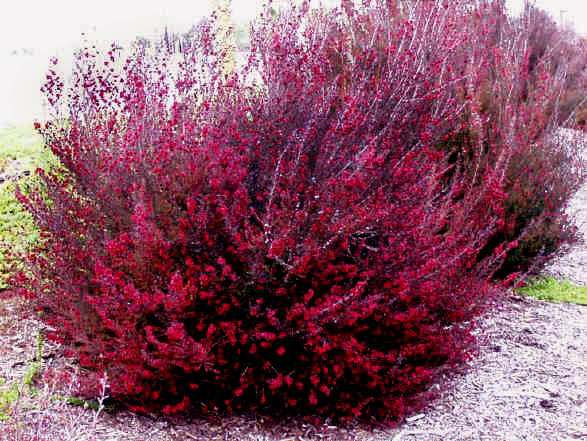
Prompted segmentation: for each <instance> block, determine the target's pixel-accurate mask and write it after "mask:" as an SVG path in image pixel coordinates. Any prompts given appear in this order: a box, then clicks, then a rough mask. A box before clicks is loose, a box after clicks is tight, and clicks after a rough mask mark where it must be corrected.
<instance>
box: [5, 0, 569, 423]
mask: <svg viewBox="0 0 587 441" xmlns="http://www.w3.org/2000/svg"><path fill="white" fill-rule="evenodd" d="M367 3H368V2H367ZM474 3H475V4H478V3H479V2H474ZM406 5H407V3H405V2H393V1H386V2H384V1H377V2H373V8H374V9H372V10H370V11H369V13H359V12H357V11H354V10H353V9H352V8H351V7H350V6H349V4H348V3H345V7H346V9H345V11H346V12H344V13H343V10H342V9H341V10H340V11H338V13H333V14H329V15H326V16H321V17H319V16H317V14H316V13H315V12H312V11H310V10H309V8H308V6H307V5H306V4H304V5H303V6H302V7H301V8H300V9H298V10H291V11H289V12H286V13H284V14H281V15H280V16H279V17H277V18H266V19H261V20H260V21H259V22H258V24H257V27H256V29H255V30H254V32H253V37H252V43H251V46H252V48H251V55H250V56H249V59H248V62H247V63H246V65H245V67H244V68H242V69H241V70H240V71H238V72H234V73H232V74H226V73H225V69H224V68H223V59H224V57H225V56H227V55H226V54H222V53H220V54H219V53H217V52H216V51H215V49H214V44H213V42H214V41H213V40H214V39H213V33H212V29H213V27H212V25H209V24H203V25H202V26H201V27H200V28H199V30H198V32H196V33H195V34H194V35H195V37H194V38H193V39H191V40H183V41H181V42H179V41H174V40H172V39H171V38H169V37H168V38H166V39H165V40H164V42H163V44H162V45H161V46H159V47H158V48H157V50H156V51H155V52H154V53H149V52H148V51H147V48H146V46H145V45H140V46H138V47H137V48H136V50H135V52H134V54H133V56H132V57H130V58H128V59H126V60H123V59H122V57H121V56H120V53H119V51H118V49H116V48H114V47H113V48H112V49H111V50H110V51H109V52H108V53H107V54H100V53H99V52H98V51H97V50H93V49H87V50H84V51H82V52H80V54H79V61H80V63H79V64H78V68H77V70H76V71H75V72H74V76H73V79H72V87H71V88H70V89H69V90H68V92H67V96H66V97H65V104H66V105H65V106H64V105H63V102H64V98H63V96H62V95H63V90H64V86H63V82H62V81H61V80H60V79H59V78H58V77H57V75H55V74H54V73H53V72H52V73H50V74H49V75H48V81H47V84H46V86H45V91H46V95H47V97H48V99H49V101H50V103H51V104H53V105H54V108H55V111H56V115H55V119H54V120H53V121H51V122H48V123H46V124H44V125H43V126H39V131H40V132H41V133H42V134H43V136H44V139H45V141H46V143H47V145H48V146H49V147H50V148H51V149H52V151H53V152H54V153H55V155H56V156H57V157H59V158H60V160H61V163H62V165H63V168H62V169H61V170H54V171H47V172H41V177H42V179H43V182H44V187H43V188H42V189H39V190H37V191H33V192H31V193H29V194H28V195H24V194H20V195H19V197H20V200H21V201H22V203H23V204H25V205H26V206H27V207H28V209H29V210H30V211H31V212H32V213H33V215H34V217H35V219H36V221H37V223H38V225H39V227H40V228H41V229H42V230H43V238H44V240H43V243H42V244H40V245H39V247H38V249H37V250H36V252H35V253H33V254H31V255H30V256H29V257H28V262H29V264H30V265H29V269H28V271H27V272H23V273H21V274H20V275H19V276H18V277H16V278H15V279H14V281H13V282H14V283H15V284H18V285H19V286H21V293H22V294H23V295H26V296H27V297H29V298H30V299H31V301H32V302H33V303H34V304H35V305H36V306H37V308H39V309H40V310H42V311H43V312H44V314H43V317H44V320H46V321H47V322H48V323H49V324H50V325H51V326H52V327H53V328H55V329H56V332H55V334H54V335H53V336H52V337H53V338H55V339H58V340H60V341H62V342H64V343H66V344H67V345H68V346H69V347H70V348H71V349H72V352H73V353H74V354H75V355H76V356H77V358H78V359H79V361H80V364H81V365H82V366H85V367H88V368H90V369H94V370H98V371H105V372H107V374H108V378H109V379H110V382H111V385H112V386H111V387H112V389H111V391H110V394H111V396H112V397H114V398H115V399H117V400H119V401H121V402H124V403H126V404H127V405H128V406H130V407H131V408H133V409H135V410H139V411H145V410H156V409H159V410H163V411H164V412H167V413H173V412H181V411H187V410H190V409H196V410H199V411H203V412H205V411H209V410H213V409H216V408H219V409H223V410H229V411H230V410H247V411H249V410H263V409H270V410H272V411H284V412H288V413H290V412H293V413H299V412H303V413H306V414H316V415H322V416H331V417H338V418H342V419H345V418H349V417H355V416H361V415H362V416H373V417H376V418H378V419H388V418H398V417H401V416H402V415H404V414H405V413H406V412H409V411H411V410H414V409H417V408H418V407H420V406H422V405H423V404H426V402H427V400H428V399H429V397H430V396H431V392H430V388H429V386H430V385H431V384H432V382H433V381H434V380H435V379H436V378H437V377H438V375H439V374H440V373H441V372H444V371H446V370H449V371H450V370H452V369H454V368H455V367H457V366H458V365H459V364H460V363H461V362H463V361H464V360H466V359H467V358H468V357H469V355H470V353H471V348H472V347H473V346H472V343H473V341H472V337H471V336H470V334H469V332H470V327H471V322H470V319H471V318H473V317H474V315H475V314H476V313H478V312H479V310H480V309H481V308H482V307H483V306H484V305H485V303H486V301H487V300H488V298H489V297H490V293H491V287H490V286H489V285H488V283H487V276H488V275H491V274H492V273H493V272H494V271H495V270H496V269H497V268H498V267H499V265H500V263H501V261H502V260H503V256H504V253H506V252H507V251H508V250H509V249H511V248H513V247H515V246H516V245H517V244H516V243H515V242H510V241H509V240H501V241H497V242H495V238H496V237H499V234H503V232H504V231H509V230H508V229H511V228H512V227H511V226H510V225H509V224H508V220H509V218H508V212H507V209H506V207H507V206H508V205H507V204H508V200H509V199H508V198H509V197H510V196H511V193H507V192H506V189H508V188H509V187H510V186H512V185H515V183H516V182H517V181H516V180H515V179H514V178H512V177H511V176H512V175H511V173H512V171H511V170H512V168H511V167H510V163H511V158H512V157H514V156H515V155H522V156H520V158H525V156H523V153H524V152H526V151H528V149H527V147H528V146H529V144H523V142H524V140H526V139H532V140H537V139H542V138H540V136H541V135H542V134H546V132H545V130H546V129H544V127H545V126H543V125H539V126H537V124H542V122H541V121H539V118H540V117H541V115H544V113H541V112H543V110H541V108H535V102H534V101H527V102H528V103H534V104H532V105H531V104H527V105H526V104H524V102H518V101H515V102H513V103H512V102H510V101H509V98H507V94H508V91H507V90H502V89H495V90H493V91H488V90H487V87H489V86H488V84H493V83H491V82H488V80H487V78H488V76H489V75H499V76H504V75H509V76H508V77H505V78H506V79H507V80H504V82H498V83H496V84H497V85H498V86H499V87H505V81H509V80H510V79H512V78H513V79H514V86H515V87H520V88H521V87H522V85H521V84H520V82H521V81H522V80H518V79H516V78H514V76H515V75H517V74H520V69H521V67H520V66H519V65H518V64H516V63H518V62H520V63H522V62H523V59H521V60H519V59H518V58H515V59H514V60H510V59H509V58H506V57H505V56H503V53H502V52H500V51H499V50H498V49H495V57H496V59H497V58H498V57H500V58H499V60H501V61H496V62H495V63H494V65H495V66H497V67H499V68H500V69H502V70H503V72H502V71H499V72H490V69H489V67H488V64H487V63H484V62H483V60H482V59H480V55H481V54H480V53H479V52H475V51H473V49H474V48H477V47H482V45H483V44H486V45H488V46H489V45H490V41H491V40H490V33H489V32H488V30H492V29H494V28H493V27H492V26H495V23H494V22H493V21H491V20H493V18H495V17H499V18H500V19H501V20H505V19H504V17H503V16H502V15H499V14H500V9H499V8H497V7H496V6H491V7H490V6H488V5H481V6H477V9H476V12H475V14H473V15H471V10H470V8H472V7H473V6H472V3H471V2H466V1H462V2H456V1H451V2H450V3H448V2H446V3H445V4H436V3H435V2H414V3H413V4H411V6H409V8H412V9H409V10H408V9H405V8H406V7H408V6H406ZM365 6H368V5H365ZM402 8H404V9H402ZM267 17H269V16H267ZM398 17H399V18H398ZM471 17H474V19H472V18H471ZM349 29H353V30H355V31H356V32H353V33H348V32H347V31H348V30H349ZM475 30H478V31H479V36H478V37H475V38H477V40H478V41H475V44H474V45H473V44H471V35H472V34H471V32H473V31H475ZM482 31H483V32H482ZM519 35H520V36H521V37H523V33H522V31H520V34H519ZM367 36H368V37H369V38H366V37H367ZM491 38H492V37H491ZM499 41H501V40H499ZM179 46H181V51H178V47H179ZM511 69H518V70H517V71H513V72H511V71H510V70H511ZM523 72H524V71H523V70H522V74H523ZM544 81H545V82H544V83H540V84H541V89H540V93H541V94H543V95H540V96H549V95H548V94H549V93H550V87H551V84H550V83H548V81H547V79H545V80H544ZM477 87H479V89H477ZM496 87H497V86H496ZM489 92H491V93H494V94H495V95H492V97H493V98H492V99H491V100H490V101H489V103H488V104H482V103H481V102H480V100H481V96H480V94H481V93H489ZM528 93H529V92H528ZM532 93H534V92H532ZM504 94H505V95H504ZM536 94H538V92H536ZM482 105H491V106H496V108H499V109H500V110H496V111H495V112H494V113H496V114H497V116H499V118H497V116H496V118H497V119H496V122H493V120H491V119H490V118H482V117H481V116H480V111H479V110H478V109H479V108H480V106H482ZM500 106H501V107H500ZM522 111H529V112H530V114H528V115H526V114H524V115H518V113H517V112H522ZM500 112H501V113H500ZM508 116H513V117H514V119H513V121H514V122H513V123H512V124H508V123H507V121H506V118H507V117H508ZM504 128H508V130H509V131H506V132H504ZM524 131H529V133H530V134H528V135H524V136H527V138H524V137H522V132H524ZM502 136H507V139H506V141H502V138H501V137H502ZM456 140H459V146H458V148H451V146H453V145H454V144H455V142H456ZM443 146H444V149H443V148H441V147H443ZM522 147H523V148H522ZM524 148H526V150H524ZM554 148H555V147H553V149H554ZM556 152H561V155H562V153H564V152H563V150H562V149H561V148H559V150H556ZM534 157H536V158H539V157H543V158H544V156H540V155H535V156H533V157H532V159H529V160H528V161H530V162H531V161H533V160H534V159H533V158H534ZM518 162H519V163H520V164H521V163H522V162H521V159H520V161H518ZM520 173H522V172H520ZM575 173H576V171H575ZM549 176H550V177H551V178H552V179H554V177H552V176H551V175H549ZM573 176H574V175H571V176H569V177H567V178H566V179H568V182H572V179H574V178H573ZM560 181H561V180H560V179H559V181H558V183H560ZM553 182H557V181H553ZM544 188H546V189H550V188H551V187H548V186H547V187H544ZM563 195H566V193H563ZM542 197H544V198H547V197H549V195H548V194H546V195H542ZM557 215H558V214H557ZM491 240H493V241H494V242H495V243H491V242H490V241H491ZM489 247H490V248H489ZM480 253H481V254H480Z"/></svg>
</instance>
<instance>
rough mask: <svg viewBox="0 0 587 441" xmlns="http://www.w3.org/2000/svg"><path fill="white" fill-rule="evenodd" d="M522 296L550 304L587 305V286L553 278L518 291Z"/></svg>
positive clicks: (542, 280) (538, 281)
mask: <svg viewBox="0 0 587 441" xmlns="http://www.w3.org/2000/svg"><path fill="white" fill-rule="evenodd" d="M516 291H517V292H518V293H520V294H525V295H529V296H532V297H535V298H537V299H539V300H547V301H549V302H565V303H576V304H578V305H587V286H577V285H574V284H572V283H571V282H569V281H568V280H563V281H562V282H559V281H558V280H556V279H554V278H552V277H546V278H544V279H538V280H534V281H531V282H530V283H529V284H528V285H526V286H524V287H523V288H518V289H517V290H516Z"/></svg>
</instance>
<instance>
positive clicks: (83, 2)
mask: <svg viewBox="0 0 587 441" xmlns="http://www.w3.org/2000/svg"><path fill="white" fill-rule="evenodd" d="M287 1H288V0H274V3H278V2H287ZM313 1H314V2H316V3H318V2H319V1H320V0H313ZM506 1H507V4H508V6H509V7H510V9H511V10H512V12H514V13H515V12H517V11H519V10H520V9H521V7H522V5H523V3H524V0H506ZM261 3H262V0H232V9H233V19H234V20H235V21H236V22H241V23H242V22H247V21H248V20H250V19H251V18H252V17H254V16H256V15H257V13H258V11H259V8H260V5H261ZM322 3H324V4H333V3H335V4H336V3H338V1H337V0H322ZM536 3H537V4H538V5H539V6H540V7H542V8H544V9H546V10H547V11H549V13H550V14H551V15H552V16H553V17H554V18H555V19H557V20H559V19H560V16H561V10H563V11H565V14H564V16H565V17H566V21H570V22H572V23H574V25H575V27H576V29H577V30H578V31H579V32H580V33H582V34H584V35H587V0H536ZM211 4H212V0H0V11H1V13H2V15H0V66H1V69H0V125H2V124H7V123H10V122H13V121H30V120H31V119H32V118H33V117H31V115H39V109H40V104H39V103H40V96H39V87H40V86H39V84H40V82H41V78H42V76H43V74H44V73H45V72H46V68H47V60H48V57H49V56H50V55H55V54H57V55H59V56H60V57H62V58H67V57H68V56H71V54H72V52H73V48H74V47H76V46H78V45H79V44H80V35H81V33H82V32H85V33H86V34H87V35H88V38H89V39H90V41H102V42H112V41H117V42H121V43H123V44H124V43H125V42H128V41H129V40H133V39H134V38H136V36H138V35H142V36H154V35H158V34H160V32H161V31H162V29H163V28H164V27H165V26H167V27H168V28H169V29H170V30H172V31H176V32H185V31H186V30H188V29H189V28H190V26H191V25H192V24H194V23H197V22H198V21H199V20H200V19H201V18H202V17H204V16H206V15H208V14H209V13H210V12H211V10H212V6H211ZM23 49H28V53H26V54H24V55H23ZM31 50H32V52H34V54H33V55H32V56H31V53H32V52H31ZM15 51H16V53H17V55H19V56H12V55H11V54H12V53H14V52H15ZM25 55H27V56H25ZM32 108H34V109H35V110H34V111H32V110H31V109H32Z"/></svg>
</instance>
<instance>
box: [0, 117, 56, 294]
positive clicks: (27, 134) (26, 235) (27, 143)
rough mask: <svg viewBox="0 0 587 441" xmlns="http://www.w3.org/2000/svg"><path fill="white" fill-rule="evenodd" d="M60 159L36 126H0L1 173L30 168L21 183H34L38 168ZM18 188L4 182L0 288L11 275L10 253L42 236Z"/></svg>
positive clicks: (0, 198)
mask: <svg viewBox="0 0 587 441" xmlns="http://www.w3.org/2000/svg"><path fill="white" fill-rule="evenodd" d="M56 162H57V161H56V159H55V157H54V156H53V155H52V154H51V152H50V151H48V150H47V149H45V148H44V146H43V140H42V138H41V136H40V135H39V134H38V133H36V132H35V130H34V128H33V126H32V125H30V126H18V127H9V128H4V129H0V174H2V175H17V174H19V173H21V172H23V171H29V172H30V176H28V177H24V178H21V179H20V180H19V184H21V185H23V184H24V185H25V186H26V185H28V184H31V185H34V182H35V180H36V179H37V178H36V176H35V170H37V168H48V167H50V166H51V165H53V164H55V163H56ZM14 190H15V182H14V181H13V180H6V181H4V182H3V183H1V184H0V290H2V289H4V288H6V279H7V278H8V277H9V275H10V269H9V268H10V265H9V262H8V258H9V254H10V253H11V252H17V253H18V252H21V251H24V250H26V249H27V247H29V246H30V245H31V244H32V243H34V242H36V241H37V240H38V237H39V233H38V231H37V229H36V228H35V225H34V222H33V219H32V216H31V215H30V214H29V213H28V212H27V211H26V210H25V209H24V208H23V207H22V206H21V205H20V204H19V203H18V201H17V200H16V198H15V195H14Z"/></svg>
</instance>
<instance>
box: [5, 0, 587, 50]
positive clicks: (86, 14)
mask: <svg viewBox="0 0 587 441" xmlns="http://www.w3.org/2000/svg"><path fill="white" fill-rule="evenodd" d="M523 1H524V0H507V3H508V5H509V6H510V7H511V9H512V10H519V9H520V8H521V5H522V4H523ZM0 2H1V3H2V6H1V10H2V19H1V20H0V50H4V51H5V50H6V49H12V48H13V47H15V46H16V47H21V48H22V47H30V48H37V49H41V48H57V47H63V46H66V45H67V46H69V45H72V44H75V43H76V42H77V41H79V35H80V33H81V32H87V33H89V34H90V35H91V34H92V31H93V30H94V27H95V31H94V32H97V35H99V36H101V37H105V36H108V38H109V39H117V40H126V39H131V38H134V37H135V36H136V35H137V34H149V33H151V34H152V33H153V32H154V31H155V30H156V29H160V28H161V27H163V26H165V25H167V26H169V27H170V28H171V29H173V30H178V31H183V30H186V29H188V28H189V26H190V25H191V24H193V23H194V22H197V21H198V20H199V19H200V18H201V17H203V16H205V15H207V14H208V13H209V12H210V10H211V2H212V0H50V1H46V0H0ZM260 3H261V2H260V0H233V2H232V7H233V16H234V19H235V20H237V21H246V20H247V19H250V18H251V17H253V16H254V15H256V13H257V11H258V7H259V4H260ZM326 3H332V0H328V1H326ZM536 3H537V4H538V5H539V6H541V7H542V8H544V9H546V10H548V11H549V12H550V13H551V14H552V15H553V17H555V18H556V19H559V17H560V11H561V10H563V11H566V13H565V16H566V17H567V18H568V19H570V20H572V21H574V23H575V25H576V27H577V29H578V30H579V31H580V32H582V33H585V34H587V0H537V1H536Z"/></svg>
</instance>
